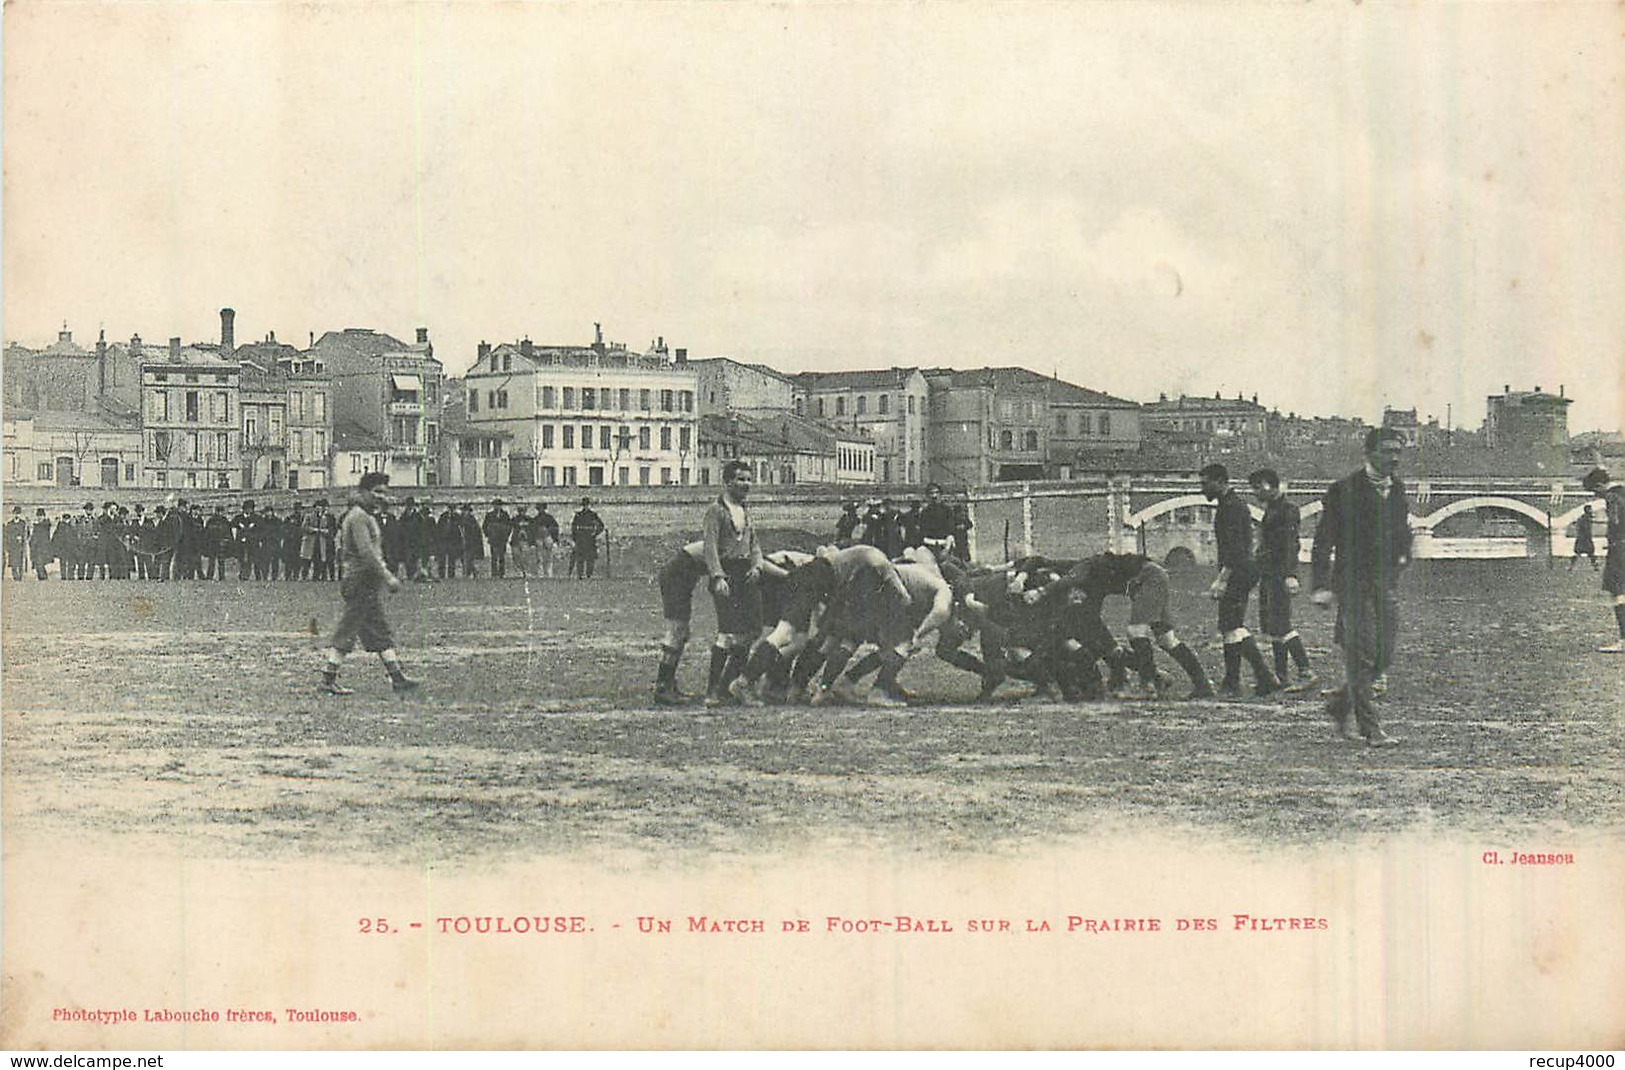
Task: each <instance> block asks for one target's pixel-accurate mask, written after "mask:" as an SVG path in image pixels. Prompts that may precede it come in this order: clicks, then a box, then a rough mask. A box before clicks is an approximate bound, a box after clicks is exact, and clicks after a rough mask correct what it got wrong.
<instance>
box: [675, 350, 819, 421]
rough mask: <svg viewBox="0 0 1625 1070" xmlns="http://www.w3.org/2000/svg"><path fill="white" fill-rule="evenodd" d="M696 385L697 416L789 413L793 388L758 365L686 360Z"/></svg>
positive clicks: (719, 359)
mask: <svg viewBox="0 0 1625 1070" xmlns="http://www.w3.org/2000/svg"><path fill="white" fill-rule="evenodd" d="M688 366H689V369H690V370H691V371H693V372H694V375H695V377H696V380H697V382H698V384H699V386H698V390H699V412H700V415H701V416H707V415H710V414H712V413H729V412H745V413H754V412H790V411H791V410H792V409H793V408H794V407H795V384H794V383H793V382H791V381H790V379H789V378H788V377H787V376H784V375H780V374H779V373H778V372H776V371H774V370H773V369H772V368H769V367H767V366H766V365H762V364H741V363H740V362H739V361H737V360H734V359H733V358H731V357H705V358H703V359H700V360H690V361H689V362H688Z"/></svg>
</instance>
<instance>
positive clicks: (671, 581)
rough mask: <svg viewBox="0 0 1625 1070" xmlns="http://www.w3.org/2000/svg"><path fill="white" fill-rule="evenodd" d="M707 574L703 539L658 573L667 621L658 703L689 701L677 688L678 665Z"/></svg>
mask: <svg viewBox="0 0 1625 1070" xmlns="http://www.w3.org/2000/svg"><path fill="white" fill-rule="evenodd" d="M705 577H706V566H705V542H704V541H703V540H700V539H696V540H695V541H693V542H691V543H689V544H688V545H686V546H684V547H683V548H682V549H680V550H678V551H677V552H676V553H675V554H672V555H671V557H670V558H669V559H668V560H667V561H666V563H665V564H664V565H662V566H661V567H660V571H659V572H657V573H656V574H655V582H656V583H658V584H659V585H660V613H661V616H662V617H664V618H665V622H666V634H665V635H664V636H663V637H662V638H661V640H660V665H659V667H658V668H657V669H656V670H655V688H654V701H655V705H657V706H681V705H683V704H684V703H685V702H687V701H688V696H687V695H684V694H683V693H682V692H681V691H680V690H678V688H677V666H678V664H679V663H680V662H681V661H682V660H683V648H684V647H686V646H687V645H688V637H689V621H690V619H691V618H692V617H693V615H694V588H695V587H696V586H698V584H699V582H700V581H701V580H703V579H704V578H705Z"/></svg>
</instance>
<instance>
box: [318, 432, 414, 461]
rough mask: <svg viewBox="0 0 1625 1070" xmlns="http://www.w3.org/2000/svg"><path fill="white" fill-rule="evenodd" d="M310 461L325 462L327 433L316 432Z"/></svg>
mask: <svg viewBox="0 0 1625 1070" xmlns="http://www.w3.org/2000/svg"><path fill="white" fill-rule="evenodd" d="M431 430H433V428H431ZM311 460H313V461H326V460H327V432H326V431H317V432H316V454H315V456H313V457H312V458H311Z"/></svg>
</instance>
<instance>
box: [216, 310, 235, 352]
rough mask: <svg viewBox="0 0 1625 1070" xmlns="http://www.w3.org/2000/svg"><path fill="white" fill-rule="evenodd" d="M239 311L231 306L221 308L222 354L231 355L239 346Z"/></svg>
mask: <svg viewBox="0 0 1625 1070" xmlns="http://www.w3.org/2000/svg"><path fill="white" fill-rule="evenodd" d="M236 322H237V313H236V312H235V311H233V310H232V309H229V308H222V309H221V310H220V355H221V356H222V357H229V356H231V351H232V350H234V349H236V348H237V334H236V330H235V325H236Z"/></svg>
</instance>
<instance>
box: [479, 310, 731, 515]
mask: <svg viewBox="0 0 1625 1070" xmlns="http://www.w3.org/2000/svg"><path fill="white" fill-rule="evenodd" d="M683 358H684V351H683V350H677V359H676V360H675V361H674V360H672V359H671V358H670V355H669V353H668V351H667V350H666V348H665V346H664V345H663V344H660V345H657V347H656V349H655V350H654V351H653V352H650V353H633V352H630V351H629V350H627V349H626V347H625V346H622V345H618V344H615V343H609V344H605V343H604V342H603V341H602V340H601V337H600V340H599V341H596V342H594V343H593V344H592V345H591V346H539V345H534V344H533V343H531V342H530V341H529V340H528V339H527V340H525V341H521V342H519V343H516V344H512V345H508V344H504V345H500V346H497V347H495V348H491V347H489V346H487V345H486V344H485V343H483V342H482V343H481V344H480V352H479V358H478V360H476V361H475V363H474V366H473V367H472V368H470V369H469V370H468V372H467V374H466V375H465V376H464V384H465V392H466V405H465V412H466V414H467V417H468V422H469V425H470V427H472V428H475V429H481V428H483V429H488V430H489V431H493V432H495V431H507V432H509V433H511V434H512V436H513V439H512V451H511V453H510V460H509V476H510V479H511V480H512V482H513V483H514V484H515V485H519V486H539V487H555V486H556V487H599V486H664V485H672V484H690V483H694V482H696V476H695V471H696V468H697V465H698V447H699V434H698V414H697V412H696V389H697V384H696V381H695V375H694V373H693V372H692V371H690V370H689V369H688V368H687V367H686V366H685V364H684V359H683Z"/></svg>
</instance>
